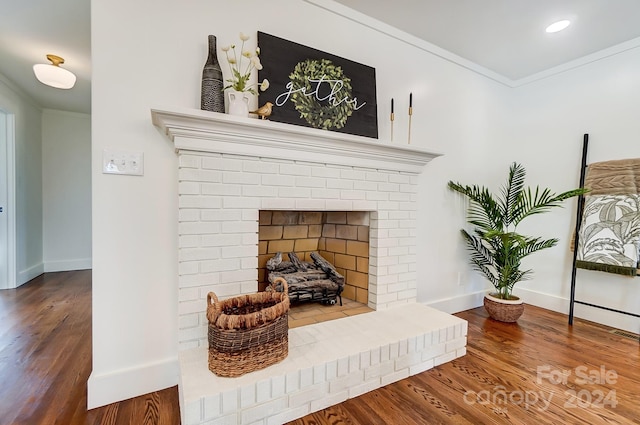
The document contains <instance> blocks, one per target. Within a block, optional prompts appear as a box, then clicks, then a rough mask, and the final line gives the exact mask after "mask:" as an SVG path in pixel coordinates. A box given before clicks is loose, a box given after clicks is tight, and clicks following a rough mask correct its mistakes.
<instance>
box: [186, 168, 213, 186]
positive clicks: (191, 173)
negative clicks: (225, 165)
mask: <svg viewBox="0 0 640 425" xmlns="http://www.w3.org/2000/svg"><path fill="white" fill-rule="evenodd" d="M178 180H179V181H196V182H209V183H220V182H221V181H222V173H221V172H220V171H211V170H196V169H191V168H182V169H180V171H179V172H178Z"/></svg>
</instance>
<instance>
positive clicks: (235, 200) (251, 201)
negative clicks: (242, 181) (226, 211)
mask: <svg viewBox="0 0 640 425" xmlns="http://www.w3.org/2000/svg"><path fill="white" fill-rule="evenodd" d="M222 206H223V207H224V208H253V209H258V208H260V199H259V198H244V197H225V198H223V199H222Z"/></svg>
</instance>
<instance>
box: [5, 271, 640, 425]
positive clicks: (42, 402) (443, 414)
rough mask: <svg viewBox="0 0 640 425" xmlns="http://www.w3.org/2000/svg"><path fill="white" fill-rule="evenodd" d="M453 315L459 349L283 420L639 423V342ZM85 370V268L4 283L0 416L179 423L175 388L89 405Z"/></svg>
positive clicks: (582, 327) (560, 323)
mask: <svg viewBox="0 0 640 425" xmlns="http://www.w3.org/2000/svg"><path fill="white" fill-rule="evenodd" d="M457 316H459V317H462V318H463V319H466V320H467V321H468V322H469V336H468V346H467V355H466V356H464V357H462V358H460V359H457V360H454V361H452V362H449V363H445V364H443V365H441V366H438V367H436V368H434V369H432V370H429V371H427V372H424V373H421V374H419V375H415V376H412V377H410V378H407V379H404V380H402V381H399V382H396V383H394V384H391V385H388V386H386V387H384V388H381V389H378V390H376V391H372V392H370V393H367V394H364V395H362V396H360V397H357V398H355V399H351V400H347V401H346V402H344V403H341V404H338V405H336V406H333V407H330V408H328V409H325V410H323V411H320V412H316V413H313V414H311V415H308V416H306V417H304V418H301V419H298V420H296V421H293V422H290V424H291V425H329V424H331V425H339V424H344V425H365V424H366V425H371V424H394V425H395V424H405V425H413V424H420V425H423V424H533V423H535V424H554V425H559V424H582V423H585V424H639V423H640V409H639V408H638V406H640V344H639V343H638V341H637V340H630V339H627V338H623V337H620V336H616V335H613V334H611V333H609V328H607V327H604V326H600V325H597V324H593V323H590V322H586V321H583V320H579V319H576V320H575V323H574V326H573V328H571V327H569V326H568V325H567V318H566V316H565V315H562V314H558V313H554V312H551V311H548V310H544V309H540V308H537V307H533V306H527V308H526V311H525V314H524V315H523V316H522V318H521V319H520V320H519V321H518V323H516V324H505V323H499V322H495V321H493V320H491V319H489V318H488V317H487V315H486V313H485V312H484V310H483V308H477V309H473V310H469V311H465V312H462V313H459V314H457ZM90 371H91V273H90V271H78V272H63V273H49V274H45V275H43V276H40V277H38V278H36V279H34V280H33V281H31V282H29V283H28V284H26V285H23V286H22V287H20V288H18V289H16V290H8V291H0V382H1V383H2V384H1V385H0V425H50V424H64V425H125V424H126V425H128V424H133V425H178V424H180V419H179V417H180V415H179V409H178V393H177V389H176V387H173V388H169V389H166V390H163V391H158V392H154V393H151V394H147V395H144V396H140V397H136V398H134V399H131V400H125V401H122V402H119V403H114V404H111V405H109V406H105V407H102V408H99V409H93V410H91V411H89V412H87V411H86V403H87V400H86V390H87V385H86V381H87V379H88V377H89V373H90ZM563 371H566V373H568V375H566V377H564V376H563V375H562V372H563ZM569 373H570V374H569ZM581 378H588V379H590V380H591V381H592V382H587V381H588V379H585V382H581ZM554 379H556V380H555V381H554ZM563 381H564V382H563ZM565 382H566V383H565ZM574 395H575V397H574ZM589 401H590V402H591V403H588V402H589ZM614 402H615V403H616V405H615V407H614V406H613V405H612V404H613V403H614Z"/></svg>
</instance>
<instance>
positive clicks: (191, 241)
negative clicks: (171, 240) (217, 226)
mask: <svg viewBox="0 0 640 425" xmlns="http://www.w3.org/2000/svg"><path fill="white" fill-rule="evenodd" d="M197 246H200V236H199V235H182V236H179V237H178V247H179V248H195V247H197Z"/></svg>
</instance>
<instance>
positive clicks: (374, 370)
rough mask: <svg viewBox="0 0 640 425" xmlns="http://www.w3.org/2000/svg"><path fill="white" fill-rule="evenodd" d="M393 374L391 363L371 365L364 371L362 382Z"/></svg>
mask: <svg viewBox="0 0 640 425" xmlns="http://www.w3.org/2000/svg"><path fill="white" fill-rule="evenodd" d="M392 372H393V362H392V361H389V360H387V361H385V362H382V363H378V364H376V365H372V366H371V367H369V368H367V369H365V370H364V381H371V380H372V379H376V378H380V377H381V376H383V375H388V374H390V373H392Z"/></svg>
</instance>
